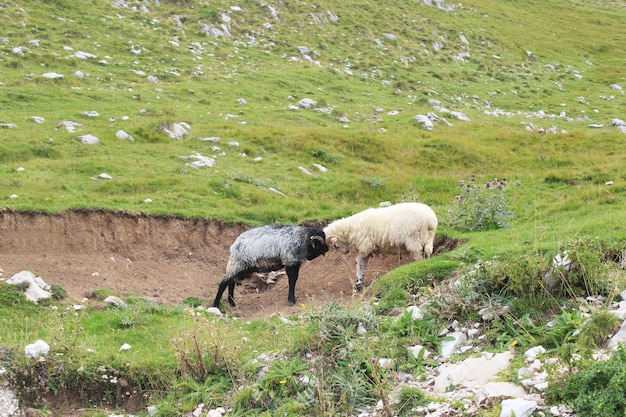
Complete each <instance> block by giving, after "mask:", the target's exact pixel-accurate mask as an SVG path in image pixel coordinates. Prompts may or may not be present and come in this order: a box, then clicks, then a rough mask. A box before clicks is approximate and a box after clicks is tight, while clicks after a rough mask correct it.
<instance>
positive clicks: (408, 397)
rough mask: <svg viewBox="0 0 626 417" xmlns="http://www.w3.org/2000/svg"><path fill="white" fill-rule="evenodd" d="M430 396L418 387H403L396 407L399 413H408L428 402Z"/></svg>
mask: <svg viewBox="0 0 626 417" xmlns="http://www.w3.org/2000/svg"><path fill="white" fill-rule="evenodd" d="M428 402H429V398H428V396H427V395H426V394H424V392H423V391H422V390H420V389H419V388H416V387H402V389H401V390H400V393H399V395H398V404H397V405H396V409H397V411H398V415H407V413H409V412H410V411H411V410H412V409H414V408H416V407H418V406H424V405H426V404H428Z"/></svg>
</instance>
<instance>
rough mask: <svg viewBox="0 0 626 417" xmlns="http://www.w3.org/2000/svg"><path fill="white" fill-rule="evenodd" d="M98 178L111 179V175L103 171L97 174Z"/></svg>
mask: <svg viewBox="0 0 626 417" xmlns="http://www.w3.org/2000/svg"><path fill="white" fill-rule="evenodd" d="M98 178H100V179H103V180H112V179H113V177H112V176H111V175H109V174H106V173H104V172H103V173H102V174H100V175H98Z"/></svg>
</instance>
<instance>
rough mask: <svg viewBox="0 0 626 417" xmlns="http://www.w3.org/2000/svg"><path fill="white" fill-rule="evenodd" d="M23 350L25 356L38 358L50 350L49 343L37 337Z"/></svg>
mask: <svg viewBox="0 0 626 417" xmlns="http://www.w3.org/2000/svg"><path fill="white" fill-rule="evenodd" d="M24 352H25V353H26V357H27V358H32V359H39V358H40V357H41V356H44V355H47V354H48V353H49V352H50V345H49V344H47V343H46V342H44V341H43V340H41V339H39V340H37V341H36V342H35V343H33V344H30V345H27V346H26V347H25V348H24Z"/></svg>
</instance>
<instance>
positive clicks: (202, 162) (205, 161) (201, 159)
mask: <svg viewBox="0 0 626 417" xmlns="http://www.w3.org/2000/svg"><path fill="white" fill-rule="evenodd" d="M180 158H181V159H196V161H193V162H190V163H188V164H187V165H189V166H191V167H194V168H202V167H209V168H210V167H213V166H215V164H217V161H216V160H215V159H214V158H209V157H207V156H203V155H200V154H199V153H197V152H196V153H195V154H193V155H189V156H181V157H180Z"/></svg>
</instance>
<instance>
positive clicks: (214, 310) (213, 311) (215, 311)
mask: <svg viewBox="0 0 626 417" xmlns="http://www.w3.org/2000/svg"><path fill="white" fill-rule="evenodd" d="M205 311H206V312H207V313H209V314H215V315H216V316H222V315H223V314H222V312H221V311H220V309H219V308H217V307H209V308H207V309H206V310H205Z"/></svg>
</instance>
